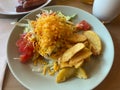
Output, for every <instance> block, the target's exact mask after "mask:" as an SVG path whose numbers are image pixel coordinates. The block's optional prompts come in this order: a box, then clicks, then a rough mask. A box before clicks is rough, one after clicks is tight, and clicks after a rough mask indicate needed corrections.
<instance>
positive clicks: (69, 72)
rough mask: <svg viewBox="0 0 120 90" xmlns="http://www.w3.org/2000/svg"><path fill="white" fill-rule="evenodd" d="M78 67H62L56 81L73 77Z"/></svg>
mask: <svg viewBox="0 0 120 90" xmlns="http://www.w3.org/2000/svg"><path fill="white" fill-rule="evenodd" d="M75 71H76V69H75V68H63V69H61V70H60V71H59V72H58V74H57V77H56V82H57V83H60V82H64V81H66V80H68V79H69V78H70V77H72V76H73V75H74V73H75Z"/></svg>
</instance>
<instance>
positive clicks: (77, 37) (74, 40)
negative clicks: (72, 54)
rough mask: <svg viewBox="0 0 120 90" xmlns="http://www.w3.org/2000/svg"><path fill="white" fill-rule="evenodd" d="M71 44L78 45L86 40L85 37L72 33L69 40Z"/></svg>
mask: <svg viewBox="0 0 120 90" xmlns="http://www.w3.org/2000/svg"><path fill="white" fill-rule="evenodd" d="M68 40H69V41H70V42H71V43H80V42H84V41H86V40H87V37H86V36H85V35H83V34H79V33H74V34H73V35H72V36H71V37H70V38H69V39H68Z"/></svg>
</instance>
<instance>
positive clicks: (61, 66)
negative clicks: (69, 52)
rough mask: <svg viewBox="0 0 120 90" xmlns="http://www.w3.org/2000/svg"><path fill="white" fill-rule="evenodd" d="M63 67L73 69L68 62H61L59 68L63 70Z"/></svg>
mask: <svg viewBox="0 0 120 90" xmlns="http://www.w3.org/2000/svg"><path fill="white" fill-rule="evenodd" d="M65 67H73V65H71V64H69V62H61V63H60V68H65Z"/></svg>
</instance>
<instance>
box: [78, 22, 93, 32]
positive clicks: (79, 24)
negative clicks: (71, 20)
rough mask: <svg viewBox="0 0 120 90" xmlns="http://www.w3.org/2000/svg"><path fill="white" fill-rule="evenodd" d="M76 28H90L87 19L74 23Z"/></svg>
mask: <svg viewBox="0 0 120 90" xmlns="http://www.w3.org/2000/svg"><path fill="white" fill-rule="evenodd" d="M76 28H77V29H79V30H90V29H91V26H90V24H89V23H88V22H87V21H85V20H82V21H81V22H79V23H78V24H76Z"/></svg>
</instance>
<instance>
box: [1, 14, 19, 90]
mask: <svg viewBox="0 0 120 90" xmlns="http://www.w3.org/2000/svg"><path fill="white" fill-rule="evenodd" d="M0 16H1V15H0ZM16 20H17V19H15V18H5V17H4V16H2V17H0V90H2V84H3V80H4V74H5V69H6V65H7V58H6V56H7V55H6V51H7V50H6V49H7V41H8V38H9V35H10V32H11V31H12V29H13V27H14V25H12V24H11V22H14V21H16Z"/></svg>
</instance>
